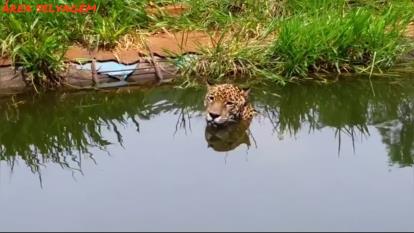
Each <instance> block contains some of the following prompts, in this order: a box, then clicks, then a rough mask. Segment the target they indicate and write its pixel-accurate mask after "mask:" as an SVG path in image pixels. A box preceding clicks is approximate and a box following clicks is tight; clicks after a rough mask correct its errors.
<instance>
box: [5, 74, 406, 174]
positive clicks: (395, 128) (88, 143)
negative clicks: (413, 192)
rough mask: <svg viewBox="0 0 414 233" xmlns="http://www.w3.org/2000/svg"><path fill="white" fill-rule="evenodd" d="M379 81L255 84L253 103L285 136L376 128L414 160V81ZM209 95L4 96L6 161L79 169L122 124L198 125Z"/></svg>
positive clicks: (392, 151) (116, 138)
mask: <svg viewBox="0 0 414 233" xmlns="http://www.w3.org/2000/svg"><path fill="white" fill-rule="evenodd" d="M373 86H374V90H375V96H374V95H373V93H372V91H371V87H370V84H369V82H368V81H347V82H341V83H335V84H332V85H329V86H326V85H319V84H310V85H307V86H301V85H288V86H286V87H284V88H280V87H277V86H274V85H273V84H266V85H260V86H256V87H253V92H252V98H253V99H252V101H253V103H254V104H255V105H256V107H257V109H258V110H259V112H261V113H262V114H263V115H264V116H265V117H266V118H267V119H269V120H270V121H271V122H272V123H273V124H274V127H275V131H276V132H277V133H279V134H280V135H284V134H287V133H290V134H292V135H296V134H297V133H299V132H301V131H302V130H303V129H304V128H309V130H310V133H311V132H312V131H314V130H319V129H322V128H324V127H329V128H332V129H334V131H335V132H336V137H337V138H338V140H339V142H340V141H341V140H342V139H343V137H344V136H345V137H351V139H353V138H358V137H359V136H360V135H361V136H368V135H369V132H368V126H375V127H376V128H378V130H379V133H380V134H381V135H382V138H383V143H384V144H385V145H386V147H387V149H388V152H389V155H390V159H391V160H392V162H394V163H398V164H401V165H411V164H412V158H413V157H412V156H413V152H414V139H413V138H414V137H413V132H414V131H413V130H412V129H413V124H412V122H414V121H413V119H414V115H413V114H414V99H413V93H414V86H413V85H412V84H410V83H409V82H403V84H402V85H398V84H390V83H389V82H381V81H376V82H373ZM275 90H278V95H274V94H273V93H274V91H275ZM203 95H204V91H202V90H199V89H171V88H169V87H165V88H163V87H157V88H154V89H148V90H136V91H132V92H95V93H90V92H88V93H72V94H52V93H51V94H48V95H39V96H36V97H35V98H34V99H31V98H16V99H14V100H5V99H0V102H2V104H0V112H1V114H0V124H1V125H2V127H1V130H0V160H6V161H9V162H10V163H13V161H16V159H17V158H20V159H22V160H24V161H25V162H26V163H27V164H28V166H29V167H31V168H32V170H33V171H38V170H39V169H40V165H41V164H45V163H49V162H51V163H57V164H60V165H61V166H63V167H71V168H77V167H78V168H80V164H79V163H80V161H81V160H80V159H79V156H80V155H90V150H91V148H98V149H101V150H106V149H107V146H108V145H110V144H111V143H116V142H118V143H120V144H122V142H123V135H122V132H121V131H120V130H118V129H119V128H120V127H122V126H126V125H127V124H128V127H135V128H136V130H137V131H138V132H137V133H145V132H140V127H139V126H140V125H139V124H140V121H142V120H151V119H152V118H153V117H154V116H157V115H160V114H163V113H166V112H170V113H173V114H175V115H176V116H177V119H178V122H176V119H174V120H173V121H171V124H172V125H174V124H176V126H177V129H178V128H179V127H184V128H185V129H186V128H187V127H191V126H190V125H189V121H188V120H190V117H191V116H195V115H199V114H200V113H201V112H202V111H203ZM22 101H25V102H22ZM167 120H168V119H167ZM104 132H105V133H104ZM106 132H109V133H111V134H112V135H111V136H110V138H106V137H104V136H103V135H107V133H106ZM200 133H202V132H200Z"/></svg>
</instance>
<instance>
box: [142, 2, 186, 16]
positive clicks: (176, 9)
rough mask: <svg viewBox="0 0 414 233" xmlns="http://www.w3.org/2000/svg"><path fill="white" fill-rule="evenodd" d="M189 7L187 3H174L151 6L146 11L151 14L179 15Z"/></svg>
mask: <svg viewBox="0 0 414 233" xmlns="http://www.w3.org/2000/svg"><path fill="white" fill-rule="evenodd" d="M187 9H188V6H187V5H185V4H173V5H168V6H162V7H157V6H150V7H148V8H147V9H146V12H147V14H148V15H149V16H158V15H168V16H171V17H178V16H180V15H182V14H183V13H184V12H185V11H186V10H187Z"/></svg>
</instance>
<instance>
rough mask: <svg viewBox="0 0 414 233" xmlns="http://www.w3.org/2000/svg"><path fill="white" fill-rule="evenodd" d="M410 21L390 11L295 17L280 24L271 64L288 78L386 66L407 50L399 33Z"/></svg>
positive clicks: (334, 11) (272, 48)
mask: <svg viewBox="0 0 414 233" xmlns="http://www.w3.org/2000/svg"><path fill="white" fill-rule="evenodd" d="M410 17H411V16H409V15H401V12H400V11H396V10H394V9H393V8H389V9H387V10H385V11H384V12H382V13H381V14H373V12H372V11H371V10H369V9H367V8H357V9H352V10H350V11H345V12H343V11H338V10H330V11H328V12H324V13H323V14H320V13H317V14H313V15H297V16H293V17H292V18H290V19H288V20H286V21H283V22H281V23H280V30H279V33H278V38H277V40H275V42H274V43H273V44H272V46H271V47H270V49H269V51H268V54H269V59H270V60H278V61H280V67H278V69H279V71H280V72H281V73H282V74H283V75H285V76H287V77H292V76H307V75H308V74H309V72H311V73H312V72H325V73H330V72H337V73H342V72H350V71H364V70H365V69H366V68H367V67H371V66H375V67H376V68H386V67H390V66H391V65H392V64H393V63H394V61H395V59H396V57H397V56H398V55H399V54H401V53H402V52H403V51H404V49H405V48H406V47H405V46H404V45H405V43H404V41H403V39H404V38H403V32H404V29H405V28H406V26H407V24H408V22H409V20H410ZM322 22H323V23H322Z"/></svg>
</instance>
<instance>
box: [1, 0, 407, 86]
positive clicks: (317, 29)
mask: <svg viewBox="0 0 414 233" xmlns="http://www.w3.org/2000/svg"><path fill="white" fill-rule="evenodd" d="M81 2H83V1H81V0H73V1H69V0H48V1H43V2H42V3H53V4H56V3H60V4H79V3H81ZM10 3H27V1H26V0H11V1H10ZM93 3H96V4H97V12H96V13H89V14H67V13H66V14H65V13H61V14H36V13H26V14H14V15H9V14H3V13H1V14H0V21H1V22H2V24H1V25H0V55H1V56H2V57H5V56H8V57H12V58H13V61H14V64H15V66H19V67H22V68H24V70H25V71H26V73H27V78H28V80H29V81H31V83H33V84H35V86H56V85H59V83H60V82H61V79H62V78H63V77H61V73H62V70H63V69H64V61H63V57H62V55H63V54H64V53H65V52H66V50H67V48H68V46H70V45H73V44H80V45H82V46H84V47H86V48H88V49H91V50H92V49H95V48H103V49H112V48H114V47H115V46H116V45H117V43H118V42H119V40H120V39H121V38H122V37H123V36H124V35H126V34H128V33H133V32H157V31H161V30H168V31H189V30H202V31H209V32H217V33H218V34H219V35H222V36H221V39H220V40H219V41H218V44H217V46H216V47H214V48H211V49H204V50H203V51H201V54H200V56H199V57H198V58H197V59H196V60H194V62H192V63H188V64H187V66H186V67H183V69H182V71H183V75H184V77H186V79H183V80H184V82H187V83H188V81H189V80H190V79H193V80H195V79H194V77H195V76H205V77H209V78H212V79H222V78H229V77H230V78H234V77H248V78H256V79H260V78H265V79H271V80H275V81H277V82H280V83H285V82H287V81H289V80H292V79H293V78H295V79H298V78H308V77H314V76H320V74H334V73H344V72H362V73H364V72H365V73H366V72H380V71H381V70H383V69H386V68H388V67H391V66H393V65H394V64H395V61H396V58H397V57H398V56H401V55H402V54H403V53H404V52H405V51H406V50H407V49H408V48H409V46H410V45H411V44H412V43H411V42H410V41H407V40H406V39H405V38H404V36H403V30H404V29H405V27H406V26H407V24H408V23H409V22H410V21H412V20H413V15H412V13H411V12H413V11H414V4H413V2H412V1H409V0H402V1H399V2H398V3H397V2H395V1H385V0H382V1H379V0H359V1H349V0H348V1H347V0H331V1H328V0H312V1H311V0H305V1H299V0H291V1H287V0H223V1H217V0H194V1H190V0H153V1H149V0H146V1H134V0H95V1H94V2H93ZM172 3H184V4H185V5H187V6H188V10H187V11H186V12H185V13H184V14H183V15H181V16H179V17H172V16H168V15H166V14H156V15H153V14H151V15H147V13H146V11H145V8H146V7H147V6H149V5H151V6H154V5H156V6H159V7H161V6H164V5H168V4H172Z"/></svg>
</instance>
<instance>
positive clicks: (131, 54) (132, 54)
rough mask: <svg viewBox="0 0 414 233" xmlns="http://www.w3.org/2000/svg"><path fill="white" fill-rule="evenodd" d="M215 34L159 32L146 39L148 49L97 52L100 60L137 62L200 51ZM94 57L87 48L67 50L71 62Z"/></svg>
mask: <svg viewBox="0 0 414 233" xmlns="http://www.w3.org/2000/svg"><path fill="white" fill-rule="evenodd" d="M215 38H217V37H216V36H215V35H209V34H208V33H206V32H198V31H191V32H180V33H167V32H164V33H158V34H154V35H151V36H149V37H147V38H145V39H144V42H145V43H144V45H142V46H136V47H144V48H146V49H138V48H128V49H114V50H111V51H109V50H100V51H98V52H97V53H96V54H95V57H96V59H97V60H98V61H110V60H113V61H118V62H119V63H123V64H132V63H137V62H139V61H141V60H142V58H143V57H148V56H149V55H151V54H152V55H156V56H160V57H171V56H177V55H181V54H184V53H199V52H200V51H201V50H202V49H203V48H211V47H212V46H213V44H214V41H215ZM92 57H93V53H90V52H89V51H88V50H87V49H86V48H82V47H79V46H76V45H75V46H71V47H70V48H69V50H68V51H67V52H66V55H65V58H66V60H68V61H71V62H79V61H89V60H91V59H92Z"/></svg>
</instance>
